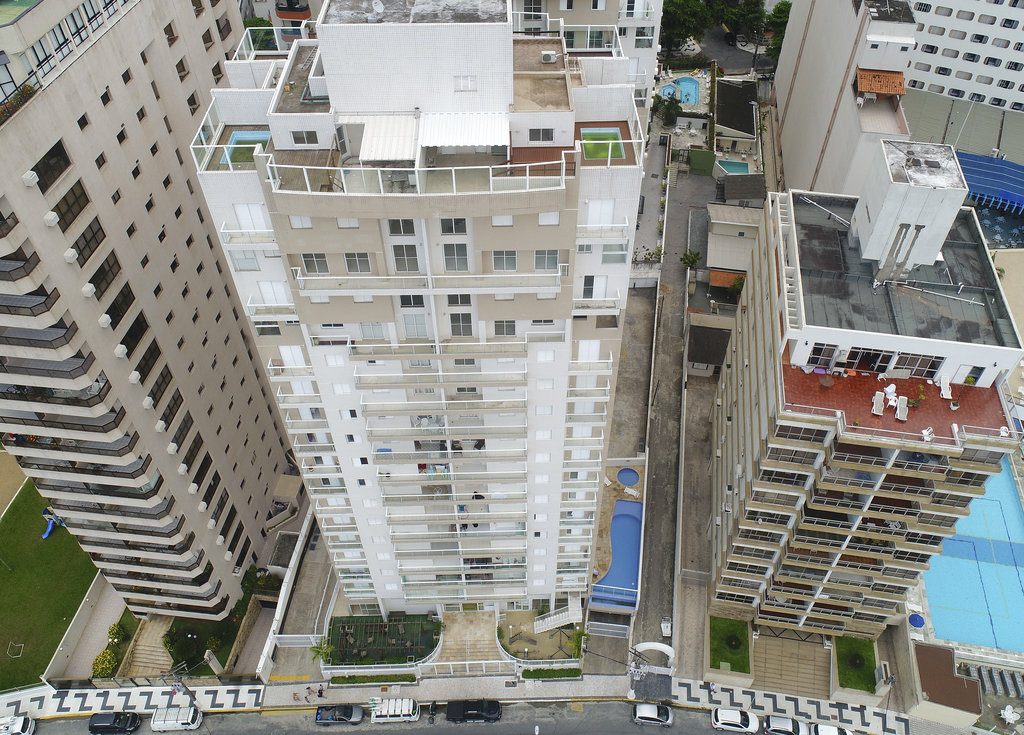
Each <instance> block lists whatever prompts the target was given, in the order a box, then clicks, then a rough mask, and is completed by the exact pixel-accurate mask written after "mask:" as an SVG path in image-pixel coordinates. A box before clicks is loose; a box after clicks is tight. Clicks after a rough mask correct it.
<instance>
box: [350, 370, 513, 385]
mask: <svg viewBox="0 0 1024 735" xmlns="http://www.w3.org/2000/svg"><path fill="white" fill-rule="evenodd" d="M355 380H356V387H357V388H360V389H372V388H387V387H391V388H416V387H419V386H444V385H463V386H466V385H474V386H501V387H511V386H525V385H526V371H525V370H512V371H509V372H502V373H491V372H469V371H465V372H461V371H460V372H456V371H445V372H432V373H428V372H419V373H392V374H388V373H360V372H358V371H357V372H356V373H355Z"/></svg>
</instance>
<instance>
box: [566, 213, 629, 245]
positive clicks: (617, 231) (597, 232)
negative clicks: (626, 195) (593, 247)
mask: <svg viewBox="0 0 1024 735" xmlns="http://www.w3.org/2000/svg"><path fill="white" fill-rule="evenodd" d="M576 237H577V239H580V240H626V239H628V238H629V217H623V218H622V222H619V223H614V222H613V223H611V224H587V225H576Z"/></svg>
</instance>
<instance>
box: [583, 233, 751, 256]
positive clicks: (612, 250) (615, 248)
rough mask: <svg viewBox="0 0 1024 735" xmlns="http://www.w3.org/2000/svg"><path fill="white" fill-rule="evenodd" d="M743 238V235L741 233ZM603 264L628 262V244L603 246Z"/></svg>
mask: <svg viewBox="0 0 1024 735" xmlns="http://www.w3.org/2000/svg"><path fill="white" fill-rule="evenodd" d="M740 236H741V237H742V236H743V233H740ZM601 262H602V263H625V262H626V243H624V242H616V243H609V244H608V245H602V246H601Z"/></svg>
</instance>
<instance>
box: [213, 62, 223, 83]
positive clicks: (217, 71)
mask: <svg viewBox="0 0 1024 735" xmlns="http://www.w3.org/2000/svg"><path fill="white" fill-rule="evenodd" d="M210 73H211V74H212V75H213V81H214V83H215V84H216V83H217V82H219V81H220V80H221V79H223V78H224V72H223V70H222V69H221V68H220V62H219V61H218V62H217V63H216V64H214V65H213V68H212V69H210Z"/></svg>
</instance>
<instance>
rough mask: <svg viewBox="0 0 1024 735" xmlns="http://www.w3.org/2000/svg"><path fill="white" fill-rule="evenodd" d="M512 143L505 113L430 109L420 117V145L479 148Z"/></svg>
mask: <svg viewBox="0 0 1024 735" xmlns="http://www.w3.org/2000/svg"><path fill="white" fill-rule="evenodd" d="M508 144H509V126H508V115H506V114H505V113H503V112H428V113H424V114H423V115H422V116H421V117H420V145H421V146H424V147H427V146H429V147H431V148H435V147H436V148H440V147H442V146H455V147H467V148H468V147H475V146H494V145H505V146H507V145H508Z"/></svg>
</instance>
